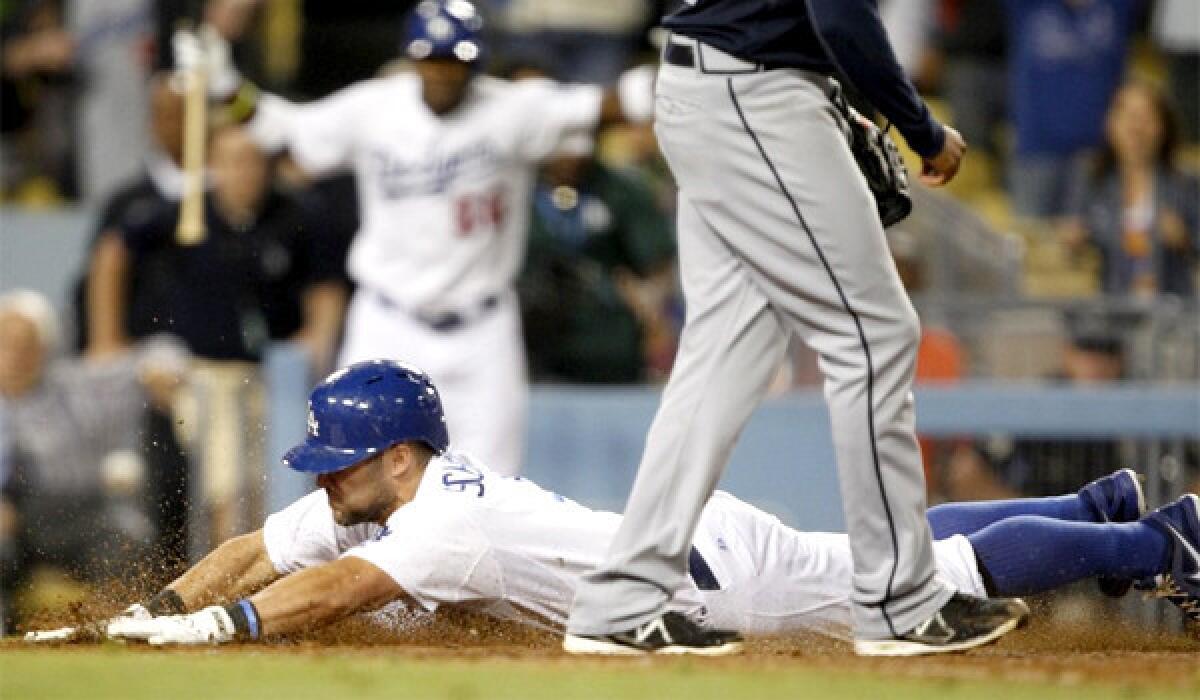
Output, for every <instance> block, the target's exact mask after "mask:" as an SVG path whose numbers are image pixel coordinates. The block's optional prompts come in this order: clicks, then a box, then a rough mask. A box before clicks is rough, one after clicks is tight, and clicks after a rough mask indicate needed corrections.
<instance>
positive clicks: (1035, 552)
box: [33, 360, 1200, 655]
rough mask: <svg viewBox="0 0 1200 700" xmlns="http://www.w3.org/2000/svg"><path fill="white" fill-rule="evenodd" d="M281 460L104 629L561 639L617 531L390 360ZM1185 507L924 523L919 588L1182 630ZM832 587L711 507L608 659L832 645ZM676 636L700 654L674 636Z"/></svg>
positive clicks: (1020, 504) (825, 565) (1135, 501)
mask: <svg viewBox="0 0 1200 700" xmlns="http://www.w3.org/2000/svg"><path fill="white" fill-rule="evenodd" d="M284 462H285V463H286V464H287V466H289V467H291V468H292V469H295V470H298V471H301V472H305V473H308V474H315V475H317V484H318V486H319V487H320V488H319V490H316V491H313V492H312V493H310V494H308V495H307V496H305V497H303V498H301V499H300V500H298V501H296V502H295V503H293V504H292V505H290V506H288V507H287V508H285V509H284V510H282V511H280V512H279V513H276V514H274V515H272V516H270V517H269V518H267V520H266V523H265V524H264V526H263V527H262V529H261V530H258V531H256V532H253V533H250V534H247V535H243V536H240V537H236V538H234V539H231V540H229V541H227V542H226V543H224V544H223V545H221V546H220V547H218V548H217V549H216V550H215V551H214V552H212V553H211V554H210V555H209V556H208V557H207V558H205V559H204V560H202V561H201V562H200V563H199V564H197V565H196V566H195V567H193V568H192V569H191V570H190V571H188V572H187V573H185V574H184V575H183V576H181V577H180V578H179V579H178V580H176V581H174V582H173V583H171V584H170V585H169V586H168V587H167V588H166V589H164V590H163V591H162V592H161V593H159V594H157V595H156V596H154V597H153V598H152V599H151V600H149V601H147V602H146V603H145V604H139V605H134V606H131V607H130V609H128V610H127V611H126V613H125V614H124V615H122V616H120V617H118V618H116V619H114V620H112V621H110V622H109V623H107V625H106V626H105V629H104V632H105V633H106V634H107V635H108V636H110V637H115V638H123V639H135V640H146V641H149V642H150V643H151V644H155V645H158V644H202V643H221V642H229V641H234V640H257V639H263V638H267V637H275V636H277V635H286V634H291V633H297V632H304V631H308V630H312V629H314V628H316V627H319V626H322V625H326V624H328V623H331V622H334V621H336V620H339V619H341V618H344V617H346V616H349V615H353V614H355V613H358V612H361V611H368V610H373V609H376V608H380V607H381V606H385V605H388V604H391V603H395V602H397V601H402V602H404V603H407V604H409V605H412V606H417V607H419V608H423V609H425V610H435V609H437V608H439V607H442V606H456V607H464V608H468V609H471V610H474V611H478V612H482V613H485V614H488V615H492V616H495V617H499V618H506V619H515V620H519V621H522V622H526V623H530V624H535V625H542V626H549V627H552V628H556V629H561V628H562V626H563V625H564V624H565V622H566V617H567V610H568V606H569V605H570V602H571V599H572V597H573V596H574V592H575V587H576V584H577V583H578V581H579V579H580V576H581V575H582V574H583V573H584V572H586V571H588V570H590V569H591V568H592V567H594V566H595V565H596V563H597V562H598V561H599V560H600V558H601V556H603V554H604V552H605V550H606V548H607V547H608V543H609V540H610V539H611V538H612V536H613V534H614V533H615V532H616V528H617V525H618V521H619V516H618V515H616V514H613V513H606V512H601V511H595V510H591V509H588V508H585V507H584V506H581V505H579V504H578V503H575V502H573V501H571V500H568V499H566V498H563V497H562V496H559V495H556V494H554V493H551V492H548V491H546V490H543V489H541V488H539V487H538V486H537V485H536V484H534V483H532V482H530V481H528V480H525V479H521V478H514V477H505V476H501V475H499V474H497V473H496V472H493V471H492V470H490V469H488V468H487V467H486V466H484V464H482V463H481V462H479V461H477V460H475V459H473V458H471V457H469V456H467V455H465V454H461V453H457V452H455V451H453V450H452V449H451V448H450V442H449V435H448V434H447V430H446V424H445V420H444V417H443V415H442V407H441V400H440V398H439V395H438V391H437V389H436V388H435V387H434V385H433V384H432V382H431V381H430V380H429V378H428V376H426V375H425V374H424V373H422V372H421V371H420V370H417V369H415V368H413V367H411V366H409V365H404V364H400V363H396V362H390V361H384V360H374V361H367V362H362V363H359V364H355V365H352V366H350V367H348V368H346V369H343V370H340V371H338V372H335V373H334V374H332V375H331V376H330V377H328V378H327V379H326V380H325V381H324V382H322V383H321V384H320V385H318V386H317V387H316V388H315V389H314V390H313V392H312V394H311V397H310V399H309V416H308V434H307V437H306V439H305V441H304V443H302V444H301V445H299V446H297V447H295V448H293V449H292V450H291V451H290V452H289V453H288V454H287V456H286V457H285V458H284ZM1198 506H1200V499H1197V497H1196V496H1194V495H1192V496H1186V497H1184V498H1183V499H1180V500H1179V501H1176V502H1175V503H1173V504H1170V505H1168V506H1165V507H1163V508H1160V509H1159V510H1157V511H1154V512H1152V513H1150V514H1146V513H1145V505H1144V499H1143V496H1142V491H1141V487H1140V486H1139V484H1138V481H1137V479H1136V477H1135V475H1134V474H1133V472H1131V471H1129V470H1123V471H1119V472H1116V473H1115V474H1113V475H1110V476H1108V477H1105V478H1103V479H1100V480H1097V481H1095V482H1093V483H1091V484H1088V485H1087V486H1085V487H1084V488H1083V489H1082V490H1080V491H1079V492H1078V493H1076V494H1070V495H1066V496H1060V497H1057V498H1044V499H1028V500H1015V501H996V502H979V503H962V504H947V505H942V506H938V507H936V508H933V509H931V510H930V511H929V522H930V525H931V526H932V528H933V531H934V533H935V535H936V537H937V538H939V539H938V541H937V542H936V544H935V546H934V552H935V556H936V558H937V570H938V574H937V575H938V576H940V577H941V578H942V580H943V581H944V582H945V583H946V585H947V586H949V587H951V588H952V589H953V590H956V591H959V592H961V593H966V594H970V595H976V596H983V595H1005V596H1011V595H1025V594H1031V593H1037V592H1040V591H1044V590H1049V589H1052V588H1055V587H1057V586H1061V585H1064V584H1067V583H1070V582H1072V581H1075V580H1079V579H1083V578H1088V577H1093V576H1101V575H1103V576H1109V577H1113V578H1120V579H1138V580H1150V579H1153V577H1156V576H1158V577H1160V579H1159V582H1160V583H1161V584H1162V588H1161V592H1162V594H1163V595H1167V596H1168V597H1170V596H1174V597H1173V598H1172V600H1174V601H1175V602H1177V603H1179V604H1180V606H1181V608H1183V609H1184V610H1185V612H1187V613H1188V614H1189V615H1190V616H1191V617H1192V618H1193V619H1196V618H1197V617H1198V613H1200V608H1198V601H1200V596H1198V595H1197V594H1198V591H1197V586H1196V584H1195V583H1194V581H1195V577H1196V575H1197V574H1196V572H1197V567H1198V566H1200V562H1198V561H1197V558H1196V549H1197V548H1198V547H1200V516H1198V513H1197V509H1198ZM1189 577H1191V578H1189ZM852 579H853V574H852V563H851V555H850V547H849V542H848V540H847V537H846V536H845V535H843V534H832V533H812V532H798V531H796V530H792V529H790V528H787V527H785V526H784V525H782V524H781V523H780V522H779V520H778V519H776V518H774V517H772V516H770V515H768V514H766V513H764V512H762V511H760V510H758V509H756V508H754V507H752V506H750V505H748V504H746V503H743V502H741V501H739V500H737V499H736V498H734V497H733V496H730V495H728V494H725V493H721V492H718V493H716V494H715V495H714V496H713V498H712V499H711V500H710V501H709V503H708V505H707V506H706V507H705V508H704V511H703V514H702V516H701V518H700V526H699V528H698V530H697V534H696V537H695V539H694V540H693V544H692V547H691V555H690V557H689V576H688V579H687V582H686V584H685V585H684V586H682V587H681V588H680V589H679V590H677V591H674V592H673V595H672V609H671V611H670V612H669V613H668V614H667V615H666V616H665V617H664V621H663V624H662V625H660V626H658V627H657V628H655V629H654V630H653V631H652V633H651V634H650V635H649V636H648V637H647V638H645V639H643V640H641V641H640V642H639V643H638V644H636V645H629V646H627V647H625V651H624V653H628V654H641V653H646V652H657V653H704V654H714V655H715V654H725V653H731V652H735V651H737V650H738V649H739V648H740V647H741V638H740V636H739V635H738V634H736V633H733V632H724V631H721V630H723V629H727V628H732V629H738V630H742V631H745V632H754V633H786V632H794V631H797V630H817V631H821V632H826V633H830V634H834V635H839V636H842V635H846V634H848V632H849V629H850V595H851V587H852ZM1189 581H1191V583H1189ZM1022 605H1023V604H1022ZM189 611H194V612H189ZM683 620H687V621H688V623H689V624H686V625H682V624H679V623H680V621H683ZM1198 621H1200V620H1198ZM693 623H698V624H699V625H700V627H701V628H702V629H703V630H704V634H705V635H707V636H711V635H718V636H719V637H720V644H707V645H704V646H697V645H695V644H692V643H691V642H692V641H693V640H689V639H687V638H686V637H685V636H681V635H686V634H688V633H689V632H688V630H690V629H692V626H693ZM33 637H34V638H39V637H43V638H54V637H55V633H34V634H33Z"/></svg>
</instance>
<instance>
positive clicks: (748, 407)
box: [566, 139, 785, 652]
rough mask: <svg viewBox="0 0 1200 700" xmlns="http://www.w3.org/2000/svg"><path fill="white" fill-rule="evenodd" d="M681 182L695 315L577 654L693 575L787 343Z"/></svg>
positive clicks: (583, 623) (577, 609) (585, 612)
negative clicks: (691, 561) (739, 442)
mask: <svg viewBox="0 0 1200 700" xmlns="http://www.w3.org/2000/svg"><path fill="white" fill-rule="evenodd" d="M662 145H663V149H664V151H665V152H667V154H668V157H671V156H672V155H673V154H674V153H676V152H677V151H676V148H677V146H676V144H675V142H674V141H673V140H671V139H666V140H664V141H663V142H662ZM676 172H678V170H676ZM681 186H682V187H681V190H680V195H679V224H678V230H679V234H678V235H679V255H680V270H681V275H682V280H683V291H684V296H685V299H686V303H687V313H688V318H687V323H686V325H685V327H684V330H683V334H682V336H681V338H680V346H679V352H678V355H677V356H676V360H675V367H674V369H673V370H672V372H671V377H670V380H669V381H668V383H667V386H666V388H665V390H664V391H663V396H662V401H661V404H660V406H659V409H658V412H657V414H656V415H655V418H654V422H653V424H652V425H651V426H650V431H649V434H648V436H647V438H646V448H645V452H644V454H643V456H642V461H641V464H640V466H639V468H638V473H637V479H636V480H635V482H634V485H633V491H632V493H631V494H630V498H629V502H628V504H627V505H626V508H625V513H624V518H623V519H622V522H621V527H620V528H619V529H618V531H617V533H616V535H615V537H614V539H613V542H612V544H611V545H610V548H609V552H608V555H607V557H606V559H605V561H604V563H603V564H602V566H601V567H600V568H599V569H597V570H596V571H595V572H593V573H590V574H588V575H586V576H584V578H583V580H582V581H581V583H580V585H579V587H578V588H577V589H576V595H575V603H574V606H573V608H572V611H571V618H570V622H569V625H568V632H569V634H568V637H567V641H566V647H567V649H568V650H569V651H576V652H580V651H584V652H586V651H589V649H587V648H584V647H582V646H579V645H580V644H583V643H585V642H586V641H587V640H586V639H584V638H582V637H583V636H596V635H608V634H612V633H616V632H623V631H625V630H629V629H631V628H634V627H637V626H638V625H641V624H644V623H646V622H649V621H650V620H653V619H654V618H655V617H656V616H658V615H659V614H660V613H661V612H662V609H663V607H664V605H665V604H666V602H667V600H668V599H669V598H670V595H671V591H674V590H676V589H678V588H679V587H680V586H682V585H683V584H684V577H685V575H686V573H685V572H686V562H687V556H688V553H689V552H690V549H691V544H692V533H693V531H694V529H695V526H696V522H697V519H698V518H699V516H700V512H701V509H702V508H703V506H704V503H705V502H706V501H707V500H708V498H709V496H710V494H711V493H712V491H713V488H714V487H715V485H716V482H717V480H718V479H719V478H720V475H721V471H722V469H723V468H724V466H725V463H726V461H727V460H728V457H729V454H730V452H731V451H732V449H733V445H734V442H735V441H736V439H737V436H738V434H739V433H740V431H741V429H742V426H743V425H744V424H745V422H746V420H747V419H748V418H749V416H750V413H751V411H752V410H753V409H754V407H755V406H756V405H757V404H758V401H759V399H760V398H761V396H762V395H763V393H764V391H765V389H766V386H767V383H768V382H769V380H770V378H771V376H772V375H773V373H774V371H775V369H776V368H777V366H778V363H779V361H780V360H781V358H782V354H783V351H784V348H785V343H784V341H785V336H784V333H783V330H782V328H781V326H780V324H779V321H778V319H777V318H776V317H775V314H774V312H773V311H772V310H771V308H770V307H769V306H768V305H767V303H766V300H765V299H763V298H762V296H761V295H760V294H759V293H758V291H757V290H756V289H755V288H754V287H753V285H752V284H750V282H749V281H748V280H747V279H746V277H745V275H744V274H742V272H741V270H740V269H739V267H740V266H739V264H738V263H737V261H736V260H735V259H733V258H732V257H731V256H730V255H729V253H728V251H727V250H726V249H725V246H724V244H723V242H722V241H721V240H720V239H719V238H718V237H717V236H716V235H715V234H714V233H713V232H712V231H711V230H710V229H709V228H708V226H707V224H706V223H705V222H704V221H703V219H702V217H701V215H700V214H699V212H698V211H697V208H696V204H695V203H694V202H693V201H692V200H691V199H690V198H689V196H688V190H687V185H686V180H683V181H682V182H681Z"/></svg>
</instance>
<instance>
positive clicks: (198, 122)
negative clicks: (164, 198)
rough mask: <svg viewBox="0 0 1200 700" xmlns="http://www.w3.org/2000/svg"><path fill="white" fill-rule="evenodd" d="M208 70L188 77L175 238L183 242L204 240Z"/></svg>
mask: <svg viewBox="0 0 1200 700" xmlns="http://www.w3.org/2000/svg"><path fill="white" fill-rule="evenodd" d="M206 77H207V76H205V74H204V69H203V68H202V67H200V66H197V67H196V68H194V69H193V70H191V71H189V72H188V73H187V75H186V76H185V79H184V98H183V196H182V198H181V199H180V203H179V222H178V224H177V226H176V228H175V240H176V242H177V243H179V245H185V246H190V245H198V244H200V243H203V242H204V236H205V231H204V160H205V152H204V150H205V140H206V136H207V130H208V86H207V84H206V83H207V82H208V81H207V80H206Z"/></svg>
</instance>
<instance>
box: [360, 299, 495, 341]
mask: <svg viewBox="0 0 1200 700" xmlns="http://www.w3.org/2000/svg"><path fill="white" fill-rule="evenodd" d="M375 296H376V297H378V298H379V301H380V303H381V304H383V305H384V306H385V307H387V308H389V309H402V308H403V307H401V306H400V305H399V304H397V303H396V302H394V301H392V300H391V299H389V298H388V297H387V296H386V295H384V294H381V293H379V292H375ZM499 305H500V295H499V294H489V295H488V296H486V297H484V298H483V299H482V300H480V301H479V302H478V303H476V304H474V305H472V306H469V307H467V308H465V309H462V310H459V311H440V312H438V313H429V312H424V311H418V312H413V314H412V315H413V318H415V319H417V320H418V321H420V322H421V323H424V324H425V325H427V326H429V327H430V328H432V329H433V330H435V331H438V332H439V333H448V332H450V331H456V330H458V329H459V328H462V327H463V326H465V325H467V324H468V323H470V322H472V321H475V320H477V319H479V318H482V317H483V316H486V315H487V313H488V312H489V311H491V310H492V309H494V308H496V307H497V306H499Z"/></svg>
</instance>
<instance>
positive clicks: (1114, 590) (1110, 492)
mask: <svg viewBox="0 0 1200 700" xmlns="http://www.w3.org/2000/svg"><path fill="white" fill-rule="evenodd" d="M1079 497H1080V498H1082V499H1083V502H1084V503H1086V504H1087V505H1088V507H1089V508H1090V509H1091V510H1092V513H1093V515H1094V516H1095V518H1096V522H1099V523H1132V522H1136V521H1138V520H1141V518H1142V516H1144V515H1145V514H1146V494H1145V493H1144V492H1143V491H1142V482H1141V479H1139V478H1138V474H1137V472H1135V471H1134V470H1132V469H1121V470H1118V471H1115V472H1113V473H1112V474H1109V475H1108V476H1103V477H1100V478H1099V479H1096V480H1095V481H1093V482H1091V483H1090V484H1088V485H1086V486H1084V487H1083V488H1081V489H1079ZM1096 585H1097V586H1099V587H1100V592H1101V593H1103V594H1104V595H1106V596H1109V597H1112V598H1120V597H1122V596H1124V595H1125V594H1126V593H1128V592H1129V589H1130V587H1132V586H1133V580H1131V579H1127V578H1113V577H1111V576H1101V577H1099V578H1097V579H1096Z"/></svg>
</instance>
